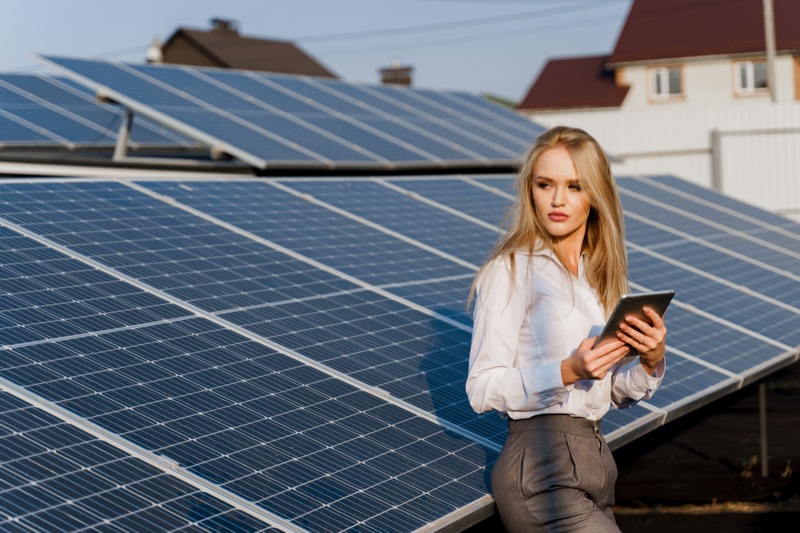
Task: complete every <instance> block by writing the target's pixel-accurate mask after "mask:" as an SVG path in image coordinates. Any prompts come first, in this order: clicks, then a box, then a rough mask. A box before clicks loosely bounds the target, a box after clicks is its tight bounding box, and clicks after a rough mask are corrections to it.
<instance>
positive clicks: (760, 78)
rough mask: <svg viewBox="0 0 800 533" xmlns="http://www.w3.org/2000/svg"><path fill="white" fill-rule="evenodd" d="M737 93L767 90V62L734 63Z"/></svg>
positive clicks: (755, 92)
mask: <svg viewBox="0 0 800 533" xmlns="http://www.w3.org/2000/svg"><path fill="white" fill-rule="evenodd" d="M733 72H734V77H735V79H736V80H735V83H736V85H735V87H736V94H758V93H765V92H767V62H766V61H737V62H736V63H734V64H733Z"/></svg>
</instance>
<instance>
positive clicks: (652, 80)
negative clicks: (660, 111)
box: [647, 65, 685, 102]
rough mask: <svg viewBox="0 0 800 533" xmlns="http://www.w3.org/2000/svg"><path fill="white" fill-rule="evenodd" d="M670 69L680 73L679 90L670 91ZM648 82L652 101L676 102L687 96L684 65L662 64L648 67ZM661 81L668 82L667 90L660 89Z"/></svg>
mask: <svg viewBox="0 0 800 533" xmlns="http://www.w3.org/2000/svg"><path fill="white" fill-rule="evenodd" d="M670 71H676V72H677V73H678V84H679V92H677V93H673V92H670ZM647 77H648V84H649V87H650V90H649V91H648V92H649V96H650V100H651V101H652V102H674V101H676V100H683V99H684V97H685V90H684V80H683V65H661V66H658V67H650V68H649V69H648V76H647ZM659 82H661V84H664V83H665V84H666V89H667V90H666V92H664V91H662V92H659V91H658V86H659V84H660V83H659Z"/></svg>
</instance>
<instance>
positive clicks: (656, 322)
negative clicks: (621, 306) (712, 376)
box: [643, 307, 664, 330]
mask: <svg viewBox="0 0 800 533" xmlns="http://www.w3.org/2000/svg"><path fill="white" fill-rule="evenodd" d="M643 310H644V312H645V314H646V315H647V316H648V318H650V320H651V321H652V323H653V327H654V328H656V329H658V330H660V329H662V328H664V319H663V317H661V315H659V314H658V313H656V312H655V311H653V310H652V309H650V308H649V307H645V308H643Z"/></svg>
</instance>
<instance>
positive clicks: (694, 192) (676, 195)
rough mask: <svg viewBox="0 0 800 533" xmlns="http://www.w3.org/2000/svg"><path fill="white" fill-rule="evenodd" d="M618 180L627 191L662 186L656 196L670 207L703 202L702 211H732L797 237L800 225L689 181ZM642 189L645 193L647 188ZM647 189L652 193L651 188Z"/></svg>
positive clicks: (661, 179) (656, 179) (666, 177)
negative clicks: (665, 201) (688, 199)
mask: <svg viewBox="0 0 800 533" xmlns="http://www.w3.org/2000/svg"><path fill="white" fill-rule="evenodd" d="M618 181H619V182H620V185H621V186H623V187H625V188H626V189H630V190H639V189H636V188H634V187H637V186H640V183H650V184H656V185H661V186H662V187H658V189H657V190H658V191H659V194H665V195H666V196H665V198H666V199H668V200H669V203H670V205H674V206H676V207H679V206H682V205H689V206H693V207H694V208H695V209H696V208H697V205H698V204H697V201H705V202H707V203H706V204H701V205H703V206H705V207H706V208H707V207H708V206H709V205H710V206H712V209H713V210H714V212H715V213H716V212H719V211H726V210H727V211H732V212H735V213H738V214H740V215H741V216H743V217H749V218H751V219H755V220H758V221H760V222H761V223H762V224H758V225H759V226H762V227H763V225H766V226H767V227H772V228H773V231H774V228H779V229H781V230H788V231H791V232H793V233H794V234H796V235H798V236H800V224H798V223H797V222H794V221H792V220H789V219H787V218H783V217H781V216H778V215H775V214H773V213H770V212H768V211H765V210H763V209H760V208H758V207H755V206H753V205H751V204H747V203H745V202H741V201H739V200H736V199H735V198H732V197H730V196H725V195H723V194H720V193H718V192H715V191H713V190H711V189H708V188H706V187H701V186H699V185H696V184H694V183H692V182H690V181H686V180H682V179H679V178H676V177H673V176H654V177H643V178H620V179H619V180H618ZM637 182H638V183H637ZM642 190H644V191H646V190H647V189H642ZM650 190H652V188H651V189H650ZM687 196H688V197H689V198H693V199H694V203H692V202H690V203H688V204H684V201H685V199H686V198H687ZM714 206H716V207H714ZM714 216H716V215H714Z"/></svg>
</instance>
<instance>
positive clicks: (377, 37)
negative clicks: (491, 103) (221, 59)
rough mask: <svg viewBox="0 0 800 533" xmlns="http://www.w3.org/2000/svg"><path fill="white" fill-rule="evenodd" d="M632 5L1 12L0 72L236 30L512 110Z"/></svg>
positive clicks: (46, 6)
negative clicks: (553, 60)
mask: <svg viewBox="0 0 800 533" xmlns="http://www.w3.org/2000/svg"><path fill="white" fill-rule="evenodd" d="M630 3H631V0H250V1H243V0H213V1H212V0H135V1H133V0H125V1H119V0H69V1H68V0H0V18H2V21H3V29H2V32H0V72H29V73H44V72H47V70H46V69H45V68H44V67H40V66H38V64H37V60H36V59H35V58H34V56H33V54H35V53H42V54H56V55H64V56H72V57H82V58H107V59H118V60H122V61H128V62H136V63H138V62H142V61H144V56H145V52H146V50H147V48H148V46H149V45H150V43H151V42H152V40H153V38H156V37H157V38H160V39H161V40H162V41H163V40H165V39H166V38H167V37H168V36H169V35H170V34H171V33H172V32H173V31H174V30H175V28H177V27H179V26H185V27H192V28H201V29H205V28H208V25H209V20H210V19H211V18H213V17H223V18H232V19H235V20H237V21H238V23H239V26H240V31H241V33H242V34H244V35H247V36H253V37H266V38H275V39H286V40H292V41H294V42H296V43H297V44H299V45H300V46H301V47H302V48H304V49H305V50H306V51H307V52H309V53H310V54H311V55H313V56H314V57H316V58H317V60H319V61H321V62H322V63H323V64H324V65H326V66H327V67H328V68H329V69H330V70H332V71H333V72H335V73H336V74H338V75H339V76H340V77H342V78H343V79H345V80H348V81H356V82H366V83H377V82H378V73H377V69H378V68H379V67H381V66H388V65H390V64H391V63H392V62H393V61H400V62H402V63H403V64H410V65H412V66H413V67H414V69H415V70H414V84H415V85H417V86H420V87H429V88H437V89H452V90H464V91H469V92H472V93H482V92H488V93H493V94H497V95H500V96H505V97H508V98H512V99H514V100H518V99H520V98H521V97H522V96H524V94H525V92H526V91H527V89H528V87H529V86H530V84H531V82H532V81H533V79H534V77H535V76H536V74H537V73H538V72H539V70H540V69H541V68H542V66H544V63H545V62H546V60H547V59H548V58H550V57H564V56H574V55H585V54H601V53H607V52H609V51H610V50H611V49H612V48H613V46H614V44H615V42H616V39H617V35H618V33H619V30H620V28H621V25H622V23H623V21H624V18H625V16H626V14H627V12H628V9H629V7H630Z"/></svg>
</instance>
